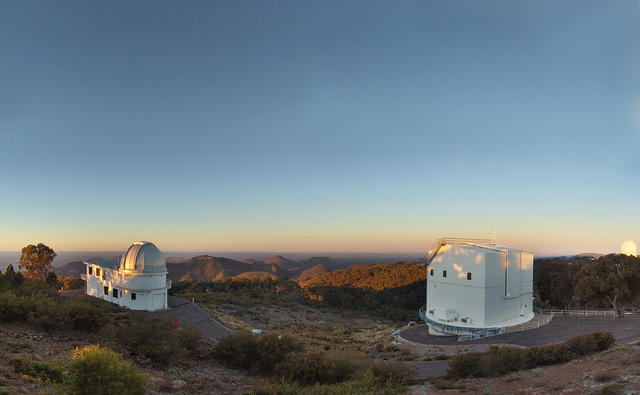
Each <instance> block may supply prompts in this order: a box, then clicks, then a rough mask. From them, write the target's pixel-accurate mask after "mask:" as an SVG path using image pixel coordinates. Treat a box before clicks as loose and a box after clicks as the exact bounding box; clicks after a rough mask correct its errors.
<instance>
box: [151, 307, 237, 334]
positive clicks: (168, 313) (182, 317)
mask: <svg viewBox="0 0 640 395" xmlns="http://www.w3.org/2000/svg"><path fill="white" fill-rule="evenodd" d="M167 302H168V304H169V309H167V310H164V311H160V312H157V313H153V314H157V315H159V316H162V317H166V318H169V319H172V320H179V322H180V326H183V327H184V326H190V327H194V328H197V329H200V330H201V331H202V334H203V335H204V336H206V337H208V338H210V339H213V340H217V339H219V338H221V337H224V336H226V335H228V334H229V333H231V331H230V330H229V329H227V328H226V327H225V326H224V325H222V324H221V323H219V322H218V321H216V320H215V319H213V318H212V317H211V316H210V315H209V314H208V313H207V312H206V311H205V310H204V309H203V308H202V307H200V306H198V305H196V304H193V303H191V302H189V301H187V300H185V299H181V298H176V297H175V296H169V297H168V300H167Z"/></svg>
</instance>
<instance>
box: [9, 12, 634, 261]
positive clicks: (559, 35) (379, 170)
mask: <svg viewBox="0 0 640 395" xmlns="http://www.w3.org/2000/svg"><path fill="white" fill-rule="evenodd" d="M638 196H640V3H638V1H637V0H619V1H614V2H604V1H583V0H580V1H568V0H567V1H561V2H556V1H528V2H525V1H486V0H485V1H469V0H467V1H446V2H445V1H424V0H420V1H404V0H403V1H397V2H390V1H386V2H377V1H346V2H345V1H300V0H295V1H284V0H277V1H242V0H232V1H201V2H200V1H188V2H177V1H135V2H131V1H109V2H98V1H86V0H83V1H74V2H69V1H57V2H51V1H8V0H7V1H2V2H0V250H2V251H15V250H19V249H20V248H22V247H23V246H25V245H26V244H29V243H36V242H44V243H45V244H47V245H49V246H51V247H52V248H54V249H55V250H123V249H126V248H127V246H128V245H129V244H130V242H131V241H133V240H151V241H154V242H155V243H156V244H157V245H158V246H159V247H160V248H161V249H163V250H208V251H212V250H221V251H254V250H255V251H299V252H300V251H343V252H346V251H354V252H392V251H425V250H427V249H428V248H429V246H430V245H431V243H432V242H433V241H434V240H435V239H436V238H437V237H442V236H459V237H486V236H487V235H488V234H490V233H492V232H495V234H496V236H497V239H498V241H499V242H500V243H501V244H505V245H509V246H512V247H515V248H522V249H527V250H530V251H533V252H534V253H536V254H542V255H545V254H546V255H548V254H568V253H578V252H586V251H596V252H614V251H617V250H618V248H619V246H620V243H621V242H622V241H623V240H625V239H632V240H636V242H639V243H640V208H639V203H640V201H639V200H638Z"/></svg>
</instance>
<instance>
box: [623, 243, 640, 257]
mask: <svg viewBox="0 0 640 395" xmlns="http://www.w3.org/2000/svg"><path fill="white" fill-rule="evenodd" d="M620 253H621V254H625V255H631V256H638V246H636V243H635V242H634V241H633V240H625V241H623V242H622V244H621V245H620Z"/></svg>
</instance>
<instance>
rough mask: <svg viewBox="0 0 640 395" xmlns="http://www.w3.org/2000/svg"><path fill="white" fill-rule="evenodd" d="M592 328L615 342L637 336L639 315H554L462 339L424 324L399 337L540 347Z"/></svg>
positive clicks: (443, 342) (424, 341)
mask: <svg viewBox="0 0 640 395" xmlns="http://www.w3.org/2000/svg"><path fill="white" fill-rule="evenodd" d="M596 331H610V332H611V333H613V335H614V336H615V337H616V341H618V342H624V341H627V340H630V339H632V338H634V337H640V316H638V315H631V316H626V317H625V318H600V317H599V318H595V317H594V318H591V317H588V318H577V317H555V318H554V319H553V320H552V321H551V322H550V323H549V324H547V325H545V326H543V327H540V328H537V329H530V330H527V331H524V332H512V333H506V334H504V335H498V336H491V337H485V338H483V339H477V340H467V341H462V342H459V341H458V338H457V337H456V336H431V335H429V334H428V333H427V326H426V325H421V326H414V327H411V328H407V329H405V330H403V331H401V332H400V336H401V337H402V338H404V339H406V340H409V341H412V342H415V343H421V344H434V345H464V344H513V345H517V346H540V345H544V344H547V343H557V342H561V341H563V340H566V339H568V338H570V337H572V336H575V335H579V334H584V333H590V332H596Z"/></svg>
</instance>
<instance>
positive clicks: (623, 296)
mask: <svg viewBox="0 0 640 395" xmlns="http://www.w3.org/2000/svg"><path fill="white" fill-rule="evenodd" d="M575 291H576V294H577V295H578V296H579V297H580V299H581V300H582V301H584V302H585V303H586V304H593V303H598V302H599V301H602V300H606V301H607V302H609V304H610V305H611V307H613V309H614V310H615V312H616V315H617V316H618V317H620V316H622V315H623V314H624V308H625V306H626V305H628V304H630V303H631V302H632V301H633V300H634V299H635V298H636V297H637V296H638V295H639V294H640V258H637V257H633V256H629V255H624V254H609V255H606V256H604V257H602V258H600V259H598V260H597V261H596V262H594V263H591V264H588V265H585V266H583V267H582V268H581V269H580V271H579V272H578V273H577V274H576V278H575Z"/></svg>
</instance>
